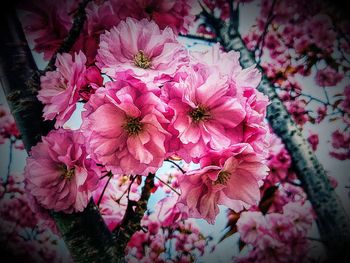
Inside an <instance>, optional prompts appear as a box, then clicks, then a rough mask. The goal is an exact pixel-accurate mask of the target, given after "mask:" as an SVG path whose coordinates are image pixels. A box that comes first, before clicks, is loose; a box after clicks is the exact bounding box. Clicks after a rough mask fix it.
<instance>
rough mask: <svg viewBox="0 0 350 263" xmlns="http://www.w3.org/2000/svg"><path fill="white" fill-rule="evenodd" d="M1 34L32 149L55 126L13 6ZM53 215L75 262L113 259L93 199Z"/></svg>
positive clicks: (9, 81)
mask: <svg viewBox="0 0 350 263" xmlns="http://www.w3.org/2000/svg"><path fill="white" fill-rule="evenodd" d="M2 8H4V7H2ZM0 36H1V41H0V74H1V84H2V86H3V88H4V92H5V95H6V97H7V100H8V102H9V105H10V109H11V112H12V114H13V115H14V118H15V121H16V124H17V127H18V129H19V130H20V133H21V135H22V138H23V143H24V145H25V148H26V150H27V152H29V151H30V148H31V147H32V146H34V145H36V144H37V143H38V142H39V141H40V138H41V135H45V134H46V133H47V132H48V131H49V130H50V129H51V128H52V127H53V126H52V123H50V122H44V121H43V118H42V109H43V106H42V105H41V103H40V102H39V101H38V99H37V98H36V94H37V90H38V87H39V85H40V79H39V73H38V71H37V67H36V64H35V62H34V60H33V57H32V54H31V52H30V49H29V47H28V44H27V41H26V39H25V36H24V33H23V30H22V27H21V24H20V22H19V20H18V18H17V16H16V13H15V10H14V8H8V9H7V10H6V9H5V8H4V9H2V12H1V13H0ZM28 79H29V81H28ZM53 217H54V219H55V221H56V224H57V227H58V229H59V230H60V233H61V234H62V236H63V238H64V241H65V242H66V244H67V245H68V248H69V250H70V252H71V255H72V257H73V259H74V261H75V262H114V257H115V242H114V238H113V236H112V234H111V233H110V232H109V230H108V229H107V227H106V225H105V223H104V222H103V219H102V217H101V216H100V214H99V212H98V209H97V207H96V206H95V205H94V204H93V203H92V202H90V204H89V205H88V207H87V208H86V209H85V210H84V211H83V212H82V213H74V214H64V213H53Z"/></svg>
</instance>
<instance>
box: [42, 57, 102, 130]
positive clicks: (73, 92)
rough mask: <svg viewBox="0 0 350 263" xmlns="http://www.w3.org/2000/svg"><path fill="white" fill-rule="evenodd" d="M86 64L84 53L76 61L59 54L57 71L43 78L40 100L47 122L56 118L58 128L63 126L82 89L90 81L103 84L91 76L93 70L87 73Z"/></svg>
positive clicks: (48, 73)
mask: <svg viewBox="0 0 350 263" xmlns="http://www.w3.org/2000/svg"><path fill="white" fill-rule="evenodd" d="M85 63H86V57H85V55H84V54H83V53H82V52H79V53H78V54H77V53H76V54H75V55H74V60H73V57H72V56H71V55H70V54H67V53H65V54H58V55H57V60H56V67H57V69H56V71H49V72H47V73H46V74H45V75H44V76H42V77H41V89H40V90H39V94H38V99H39V100H40V101H41V102H42V103H43V104H44V105H45V107H44V115H43V116H44V118H45V120H53V119H54V118H56V123H55V127H56V128H58V127H61V126H63V125H64V124H65V122H66V121H67V120H68V119H69V118H70V117H71V115H72V113H73V112H74V110H75V108H76V103H77V102H78V100H79V91H80V88H85V87H86V86H88V83H89V82H90V79H91V81H96V82H97V83H98V84H102V83H101V79H100V78H98V77H97V78H96V77H91V76H90V75H91V74H92V70H89V71H86V66H85ZM85 74H87V76H85ZM94 74H95V75H96V73H94ZM84 98H86V97H85V96H84Z"/></svg>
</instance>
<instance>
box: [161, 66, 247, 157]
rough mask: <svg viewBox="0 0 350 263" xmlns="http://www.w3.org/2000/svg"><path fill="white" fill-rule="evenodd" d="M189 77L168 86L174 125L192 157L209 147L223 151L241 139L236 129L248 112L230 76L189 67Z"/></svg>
mask: <svg viewBox="0 0 350 263" xmlns="http://www.w3.org/2000/svg"><path fill="white" fill-rule="evenodd" d="M187 74H188V75H187V77H186V78H185V79H184V80H183V79H180V80H179V82H178V83H176V82H173V83H171V84H169V85H168V86H167V87H165V89H166V92H167V95H168V97H169V102H168V105H169V106H170V107H171V108H172V110H173V111H174V116H173V117H172V121H171V125H172V128H173V129H174V131H175V135H177V137H178V138H179V140H180V141H181V143H182V146H180V148H181V147H183V148H184V151H185V152H186V154H188V155H189V156H190V157H192V159H194V158H199V157H201V156H203V155H204V154H205V153H206V152H207V151H208V150H210V149H213V150H222V149H225V148H227V147H229V146H230V145H231V144H232V143H233V142H237V140H238V137H239V136H237V133H238V131H237V130H235V129H234V128H235V127H236V126H237V125H238V124H239V123H240V122H241V121H242V120H243V119H244V117H245V111H244V109H243V107H242V105H241V103H240V101H239V100H238V99H237V98H235V97H234V96H233V94H232V92H231V89H230V88H229V85H228V83H227V78H226V77H224V76H222V75H220V72H219V71H218V70H217V69H215V68H209V67H204V66H203V67H200V68H199V69H198V70H195V69H194V68H188V69H187ZM180 155H181V153H180Z"/></svg>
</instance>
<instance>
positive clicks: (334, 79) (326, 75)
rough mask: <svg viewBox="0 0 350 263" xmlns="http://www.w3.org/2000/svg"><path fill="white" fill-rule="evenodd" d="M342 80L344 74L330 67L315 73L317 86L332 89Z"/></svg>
mask: <svg viewBox="0 0 350 263" xmlns="http://www.w3.org/2000/svg"><path fill="white" fill-rule="evenodd" d="M343 78H344V74H342V73H340V72H338V71H336V70H335V69H333V68H331V67H327V68H325V69H320V70H318V71H317V73H316V84H317V85H319V86H322V87H324V86H327V87H332V86H335V85H337V84H338V83H339V82H340V81H342V80H343Z"/></svg>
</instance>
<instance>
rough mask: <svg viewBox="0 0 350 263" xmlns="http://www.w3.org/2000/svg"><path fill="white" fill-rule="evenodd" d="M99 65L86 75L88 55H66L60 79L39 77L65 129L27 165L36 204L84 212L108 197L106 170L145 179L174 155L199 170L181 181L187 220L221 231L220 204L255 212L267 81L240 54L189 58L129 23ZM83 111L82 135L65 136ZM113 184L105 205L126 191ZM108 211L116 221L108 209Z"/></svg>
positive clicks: (106, 39)
mask: <svg viewBox="0 0 350 263" xmlns="http://www.w3.org/2000/svg"><path fill="white" fill-rule="evenodd" d="M95 61H96V65H90V66H89V65H88V62H87V59H86V56H85V54H84V53H83V52H82V51H80V52H79V53H75V54H74V55H70V54H67V53H66V54H59V55H58V56H57V60H56V70H55V71H51V72H47V73H46V74H45V75H44V76H42V77H41V89H40V91H39V94H38V98H39V100H40V101H41V102H42V103H43V104H44V105H45V107H44V115H43V116H44V118H45V119H48V120H53V119H55V120H56V122H55V127H56V128H58V130H55V131H52V132H50V133H49V134H48V135H47V136H46V137H43V139H42V142H41V143H39V144H38V145H37V146H35V147H33V148H32V151H31V156H30V157H29V158H28V159H27V166H26V181H27V189H28V191H29V192H30V193H31V194H32V195H33V197H34V199H35V200H34V201H35V202H37V203H38V204H39V205H40V206H42V207H43V208H45V209H53V210H55V211H64V212H68V213H71V212H74V211H82V210H83V209H84V207H86V205H87V203H88V200H89V198H90V197H91V196H92V195H93V191H94V190H96V189H97V188H99V189H100V188H101V187H98V178H99V177H101V176H103V175H102V169H105V170H106V172H110V173H111V174H113V175H116V176H117V177H118V178H123V176H125V175H127V176H130V178H131V177H134V176H137V175H139V176H147V175H148V174H149V173H155V172H156V171H157V170H158V169H159V168H160V167H161V166H162V164H163V162H164V160H165V159H167V158H174V157H176V156H177V157H178V158H181V159H183V160H184V161H186V162H187V163H190V162H194V163H197V164H199V165H200V169H198V170H192V171H189V172H188V173H186V174H185V175H181V176H180V177H179V178H178V184H179V189H180V191H181V196H180V198H179V199H178V200H177V203H178V205H179V206H183V207H184V209H188V213H187V216H188V217H196V218H204V219H206V220H207V221H208V222H210V223H214V221H215V217H216V215H217V214H218V211H219V210H218V205H219V204H223V205H226V206H228V207H230V208H231V209H234V210H237V211H239V210H242V209H243V208H247V207H249V206H251V205H255V204H257V202H258V201H259V199H260V191H259V186H260V185H261V184H262V180H263V179H264V177H265V176H266V175H267V171H268V168H267V166H266V164H265V158H266V156H267V150H266V146H267V145H268V138H269V128H268V126H267V123H266V122H265V120H264V118H265V115H266V106H267V104H268V101H267V98H266V97H265V96H263V95H262V94H261V93H259V92H258V91H257V90H256V87H257V85H258V84H259V82H260V73H259V72H258V71H257V70H256V69H255V68H254V67H250V68H247V69H242V68H241V66H240V64H239V53H237V52H233V51H231V52H228V53H226V52H224V51H222V50H221V49H220V45H219V44H217V45H214V46H213V47H211V48H210V49H209V50H207V51H204V52H189V51H187V50H186V49H185V47H184V46H183V45H182V44H180V43H179V42H178V40H177V38H176V35H175V34H174V32H173V30H172V29H171V28H169V27H167V28H165V29H164V30H162V29H161V28H160V27H159V26H158V25H157V24H156V23H155V22H154V21H149V20H147V19H142V20H136V19H134V18H130V17H128V18H126V19H125V20H122V21H120V23H119V24H118V25H117V26H114V27H112V28H111V29H110V30H107V31H105V32H104V33H103V34H102V35H101V36H100V42H99V48H98V50H97V56H96V59H95ZM103 78H105V79H109V81H104V80H103ZM79 102H80V103H84V110H83V112H82V115H81V116H82V125H81V127H80V129H79V130H77V131H71V130H67V129H63V128H61V127H65V123H66V122H67V121H68V120H69V119H70V117H71V115H72V114H73V112H74V111H75V109H76V105H77V103H79ZM48 174H50V176H48ZM115 180H119V179H115ZM113 185H115V188H119V189H118V190H117V191H116V192H115V193H110V194H108V195H106V197H102V199H103V200H104V199H106V198H107V199H110V200H113V198H117V197H116V196H117V195H118V193H122V192H123V191H125V190H124V187H125V186H124V187H120V186H119V187H117V186H116V183H115V182H114V183H113ZM131 185H132V183H131ZM238 186H239V187H238ZM115 188H114V189H113V188H109V190H107V192H109V191H113V190H115ZM130 192H132V191H130V189H129V190H128V193H130ZM104 193H105V192H104ZM128 196H129V195H128ZM95 199H96V197H95ZM102 203H103V205H104V206H105V210H106V214H111V212H110V211H109V208H108V205H107V203H108V200H104V201H103V202H102ZM119 205H123V203H120V204H119ZM112 211H113V209H112ZM113 212H114V211H113ZM113 216H116V215H115V214H113ZM117 224H118V220H114V221H113V223H111V225H110V227H111V228H114V227H115V226H116V225H117Z"/></svg>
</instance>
